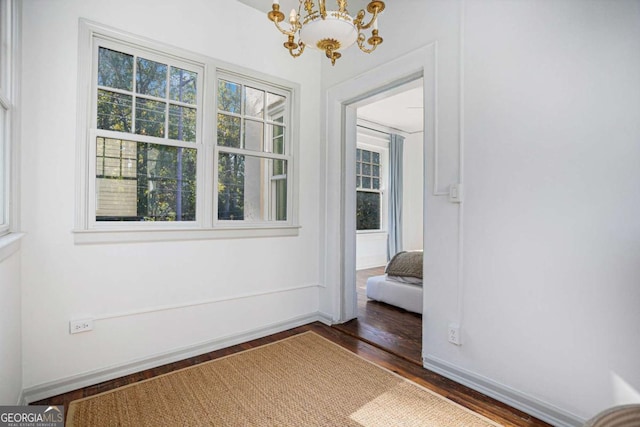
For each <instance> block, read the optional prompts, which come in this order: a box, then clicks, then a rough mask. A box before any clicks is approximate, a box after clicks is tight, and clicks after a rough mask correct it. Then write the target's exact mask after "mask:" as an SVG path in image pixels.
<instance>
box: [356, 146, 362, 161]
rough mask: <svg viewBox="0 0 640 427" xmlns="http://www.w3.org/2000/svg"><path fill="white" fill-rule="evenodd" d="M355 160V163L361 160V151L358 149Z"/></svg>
mask: <svg viewBox="0 0 640 427" xmlns="http://www.w3.org/2000/svg"><path fill="white" fill-rule="evenodd" d="M356 160H357V161H360V160H362V150H361V149H359V148H358V149H357V150H356Z"/></svg>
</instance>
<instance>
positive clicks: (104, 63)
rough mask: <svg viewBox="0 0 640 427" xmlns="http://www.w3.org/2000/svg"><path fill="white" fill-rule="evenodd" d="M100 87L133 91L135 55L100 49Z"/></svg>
mask: <svg viewBox="0 0 640 427" xmlns="http://www.w3.org/2000/svg"><path fill="white" fill-rule="evenodd" d="M98 85H100V86H109V87H113V88H116V89H123V90H128V91H131V90H133V55H127V54H126V53H121V52H116V51H115V50H111V49H106V48H104V47H101V48H99V50H98Z"/></svg>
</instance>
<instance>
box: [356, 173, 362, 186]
mask: <svg viewBox="0 0 640 427" xmlns="http://www.w3.org/2000/svg"><path fill="white" fill-rule="evenodd" d="M361 186H362V182H361V178H360V177H359V176H356V188H361Z"/></svg>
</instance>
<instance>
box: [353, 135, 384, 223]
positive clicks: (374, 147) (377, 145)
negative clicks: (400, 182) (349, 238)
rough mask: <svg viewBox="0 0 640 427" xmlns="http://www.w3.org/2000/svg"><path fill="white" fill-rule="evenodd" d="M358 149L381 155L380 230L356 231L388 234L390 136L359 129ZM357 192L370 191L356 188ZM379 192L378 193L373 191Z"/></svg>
mask: <svg viewBox="0 0 640 427" xmlns="http://www.w3.org/2000/svg"><path fill="white" fill-rule="evenodd" d="M365 141H366V142H365ZM356 148H359V149H362V150H368V151H375V152H377V153H380V168H381V171H382V173H381V176H380V228H379V229H378V230H356V233H357V234H381V233H384V234H386V233H387V232H388V221H389V195H388V188H389V135H388V134H384V133H381V132H379V131H370V130H368V129H365V128H360V127H358V142H357V144H356ZM357 191H369V190H366V189H365V190H362V189H358V188H356V192H357ZM372 192H377V191H372Z"/></svg>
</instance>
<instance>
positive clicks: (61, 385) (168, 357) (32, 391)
mask: <svg viewBox="0 0 640 427" xmlns="http://www.w3.org/2000/svg"><path fill="white" fill-rule="evenodd" d="M315 321H319V322H322V323H325V324H328V325H330V324H331V323H332V322H331V318H330V317H329V316H327V315H326V314H325V313H320V312H315V313H311V314H307V315H302V316H297V317H294V318H291V319H287V320H283V321H280V322H275V323H272V324H269V325H266V326H263V327H260V328H256V329H252V330H249V331H244V332H239V333H236V334H233V335H228V336H225V337H220V338H216V339H213V340H210V341H205V342H202V343H198V344H195V345H192V346H188V347H183V348H179V349H176V350H171V351H168V352H164V353H160V354H156V355H154V356H150V357H147V358H144V359H140V360H136V361H132V362H129V363H125V364H121V365H116V366H112V367H109V368H104V369H97V370H95V371H91V372H86V373H82V374H78V375H73V376H71V377H67V378H63V379H60V380H56V381H51V382H47V383H43V384H38V385H35V386H33V387H28V388H26V389H24V390H23V391H22V393H20V396H21V397H20V400H21V401H22V402H23V403H22V404H25V405H26V404H27V403H29V402H35V401H38V400H41V399H45V398H48V397H51V396H56V395H58V394H62V393H67V392H69V391H72V390H77V389H79V388H83V387H88V386H90V385H94V384H98V383H101V382H103V381H108V380H112V379H115V378H120V377H122V376H125V375H129V374H133V373H136V372H140V371H144V370H147V369H151V368H155V367H158V366H162V365H166V364H168V363H173V362H177V361H179V360H184V359H188V358H190V357H194V356H198V355H201V354H204V353H208V352H210V351H215V350H220V349H221V348H226V347H230V346H233V345H236V344H241V343H244V342H247V341H251V340H254V339H257V338H262V337H265V336H267V335H271V334H275V333H278V332H282V331H286V330H287V329H291V328H295V327H297V326H302V325H306V324H308V323H312V322H315Z"/></svg>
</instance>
